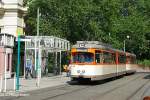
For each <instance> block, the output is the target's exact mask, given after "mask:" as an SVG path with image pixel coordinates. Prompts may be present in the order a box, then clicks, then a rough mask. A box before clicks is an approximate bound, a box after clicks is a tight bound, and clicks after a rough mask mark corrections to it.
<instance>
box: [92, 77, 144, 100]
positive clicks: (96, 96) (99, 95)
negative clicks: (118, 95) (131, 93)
mask: <svg viewBox="0 0 150 100" xmlns="http://www.w3.org/2000/svg"><path fill="white" fill-rule="evenodd" d="M141 77H143V75H142V76H141V75H140V76H137V77H135V78H134V79H131V80H129V81H127V82H125V83H123V84H120V85H118V86H117V87H114V88H112V89H110V90H108V91H105V92H103V93H101V94H98V95H94V96H93V97H92V100H96V99H97V98H99V97H100V98H103V97H105V96H106V95H107V94H109V93H111V92H113V91H114V90H116V89H119V88H122V86H127V85H128V84H129V82H133V81H135V80H138V79H140V78H141Z"/></svg>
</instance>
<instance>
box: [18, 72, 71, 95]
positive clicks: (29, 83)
mask: <svg viewBox="0 0 150 100" xmlns="http://www.w3.org/2000/svg"><path fill="white" fill-rule="evenodd" d="M69 80H70V78H69V77H66V75H65V74H62V75H57V76H52V77H42V78H41V79H40V86H37V79H24V78H21V79H20V92H27V91H32V90H37V89H41V88H46V87H54V86H58V85H64V84H67V81H69Z"/></svg>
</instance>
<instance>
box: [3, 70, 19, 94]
mask: <svg viewBox="0 0 150 100" xmlns="http://www.w3.org/2000/svg"><path fill="white" fill-rule="evenodd" d="M6 74H8V73H3V74H0V92H7V91H10V90H13V91H16V73H15V72H13V73H11V76H13V77H11V78H7V77H6ZM8 84H9V85H8Z"/></svg>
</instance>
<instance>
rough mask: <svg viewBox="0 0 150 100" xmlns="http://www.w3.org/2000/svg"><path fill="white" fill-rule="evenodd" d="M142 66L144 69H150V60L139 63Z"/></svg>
mask: <svg viewBox="0 0 150 100" xmlns="http://www.w3.org/2000/svg"><path fill="white" fill-rule="evenodd" d="M138 64H140V65H143V66H144V67H150V60H147V59H144V60H143V61H139V63H138Z"/></svg>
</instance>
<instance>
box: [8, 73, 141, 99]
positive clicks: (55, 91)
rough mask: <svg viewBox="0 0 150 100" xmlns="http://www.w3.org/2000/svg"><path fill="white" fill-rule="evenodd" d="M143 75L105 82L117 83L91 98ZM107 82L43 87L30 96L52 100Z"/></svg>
mask: <svg viewBox="0 0 150 100" xmlns="http://www.w3.org/2000/svg"><path fill="white" fill-rule="evenodd" d="M143 75H144V74H143ZM143 75H141V74H135V75H133V76H132V77H130V76H129V77H128V76H125V77H127V79H126V78H125V77H124V79H123V78H121V80H119V79H116V80H113V81H114V82H113V81H112V82H113V83H111V81H109V82H105V83H106V84H107V85H111V84H115V87H113V88H112V89H110V90H107V91H105V92H102V93H100V94H98V95H94V97H92V98H91V99H92V100H96V98H99V97H100V98H102V97H103V96H105V95H106V94H108V93H111V92H112V91H114V90H116V89H119V88H121V87H122V86H125V85H127V84H128V83H130V82H133V81H135V80H138V79H140V78H141V77H143ZM128 78H129V79H128ZM117 80H118V81H117ZM105 83H102V84H101V83H100V84H97V85H91V84H90V85H88V86H85V85H81V84H74V85H68V84H65V85H62V86H59V87H52V88H47V89H43V90H42V92H40V91H33V92H30V94H31V95H30V96H33V99H34V98H36V97H37V96H40V95H41V96H42V98H40V100H50V99H55V98H57V97H61V96H62V97H63V96H65V95H66V96H67V95H69V94H70V95H72V94H73V93H77V92H80V91H83V90H84V91H86V89H88V90H89V89H90V88H97V87H98V86H102V87H103V88H105V86H106V84H105ZM47 94H49V95H47ZM22 98H24V97H17V98H15V99H12V98H11V99H7V100H16V99H18V100H20V99H21V100H23V99H22ZM27 99H28V97H27ZM91 99H90V100H91Z"/></svg>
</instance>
